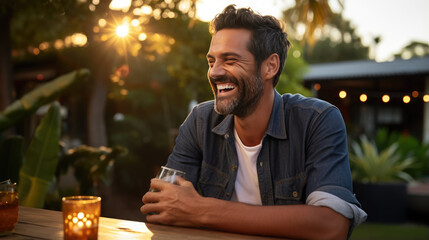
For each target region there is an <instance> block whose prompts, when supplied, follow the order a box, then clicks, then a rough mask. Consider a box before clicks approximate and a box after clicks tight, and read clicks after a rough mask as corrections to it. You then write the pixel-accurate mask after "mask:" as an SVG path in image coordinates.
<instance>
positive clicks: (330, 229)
mask: <svg viewBox="0 0 429 240" xmlns="http://www.w3.org/2000/svg"><path fill="white" fill-rule="evenodd" d="M349 227H350V220H349V219H347V218H346V217H344V216H342V215H339V216H338V217H336V218H335V219H334V220H333V221H331V222H330V223H329V225H328V226H327V227H326V231H324V233H325V234H324V237H323V239H326V240H345V239H347V235H348V232H349Z"/></svg>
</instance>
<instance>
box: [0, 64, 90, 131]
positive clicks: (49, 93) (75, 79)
mask: <svg viewBox="0 0 429 240" xmlns="http://www.w3.org/2000/svg"><path fill="white" fill-rule="evenodd" d="M88 76H89V70H88V69H80V70H76V71H73V72H70V73H68V74H64V75H62V76H60V77H58V78H56V79H54V80H52V81H50V82H48V83H45V84H43V85H41V86H40V87H37V88H36V89H34V90H32V91H31V92H29V93H27V94H26V95H24V96H23V97H22V98H20V99H18V100H16V101H15V102H13V103H12V104H10V105H9V106H8V107H7V108H6V109H5V110H4V111H3V112H2V113H0V132H2V131H3V130H5V129H7V128H9V127H11V126H13V125H14V124H15V123H16V122H17V121H19V120H21V119H22V118H24V117H26V116H29V115H31V114H33V113H34V112H35V111H37V109H38V108H39V107H41V106H43V105H45V104H48V103H50V102H52V101H54V100H55V99H56V98H57V97H58V96H59V95H61V94H62V93H64V92H65V91H66V90H68V89H69V88H70V87H71V86H73V85H76V84H78V83H80V82H83V81H84V80H86V79H87V78H88Z"/></svg>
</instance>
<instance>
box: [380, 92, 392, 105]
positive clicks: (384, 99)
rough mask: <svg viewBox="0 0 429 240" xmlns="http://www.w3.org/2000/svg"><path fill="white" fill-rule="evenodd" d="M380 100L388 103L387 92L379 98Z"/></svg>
mask: <svg viewBox="0 0 429 240" xmlns="http://www.w3.org/2000/svg"><path fill="white" fill-rule="evenodd" d="M381 100H382V101H383V102H384V103H388V102H389V101H390V96H389V95H387V94H385V95H383V97H382V98H381Z"/></svg>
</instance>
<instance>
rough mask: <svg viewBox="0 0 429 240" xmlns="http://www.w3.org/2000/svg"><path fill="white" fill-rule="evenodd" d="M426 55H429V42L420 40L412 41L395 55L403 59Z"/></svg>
mask: <svg viewBox="0 0 429 240" xmlns="http://www.w3.org/2000/svg"><path fill="white" fill-rule="evenodd" d="M424 56H429V44H427V43H424V42H418V41H412V42H411V43H409V44H408V45H407V46H405V47H404V48H403V49H402V50H401V51H400V52H399V53H397V54H395V55H394V57H395V58H403V59H410V58H412V57H424Z"/></svg>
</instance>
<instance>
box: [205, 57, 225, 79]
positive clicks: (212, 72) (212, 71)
mask: <svg viewBox="0 0 429 240" xmlns="http://www.w3.org/2000/svg"><path fill="white" fill-rule="evenodd" d="M225 74H226V70H225V68H224V67H223V66H222V64H220V63H219V62H218V61H216V62H214V63H213V65H212V66H211V67H210V68H209V72H208V76H209V78H213V79H216V78H219V77H222V76H225Z"/></svg>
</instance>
